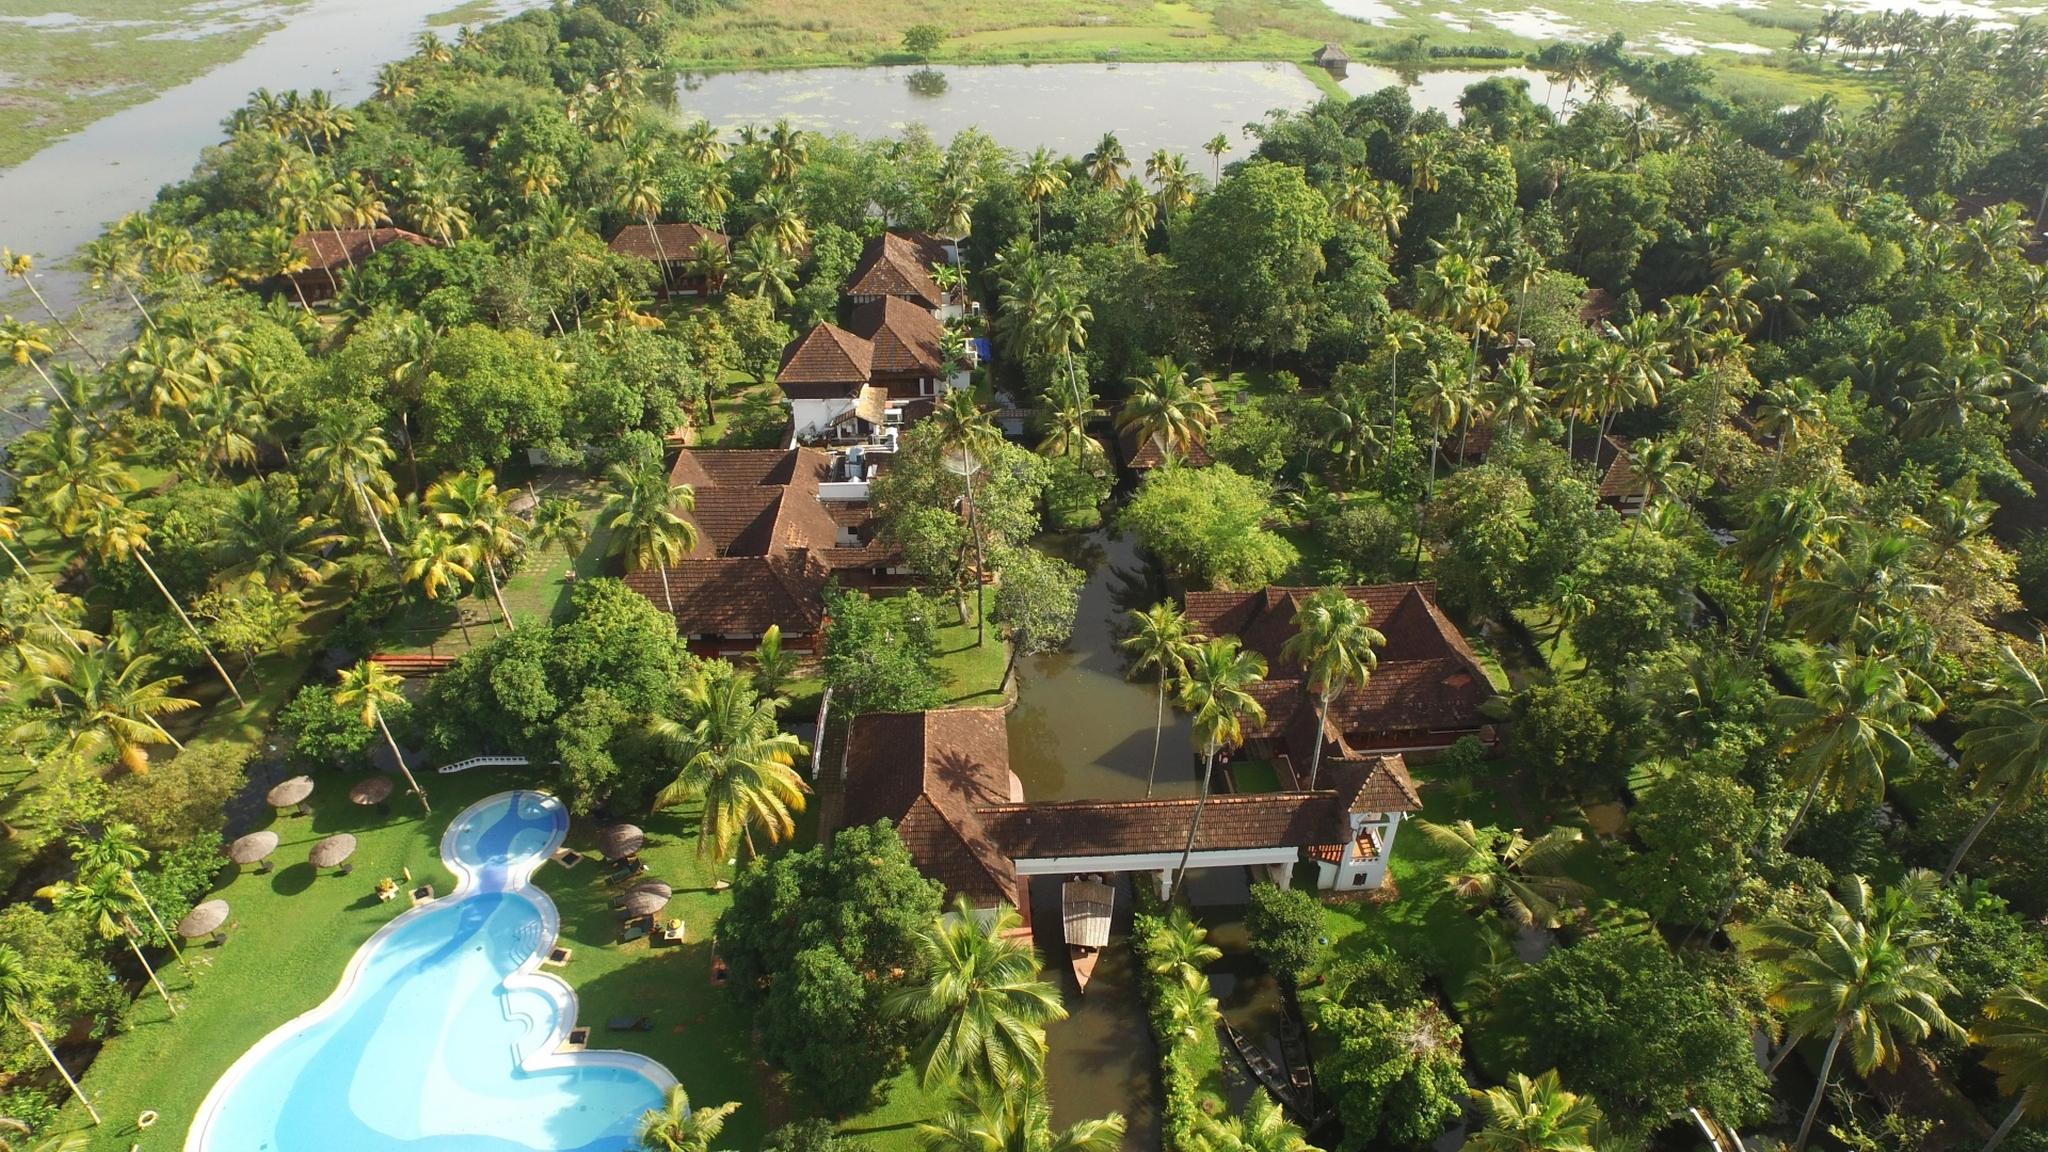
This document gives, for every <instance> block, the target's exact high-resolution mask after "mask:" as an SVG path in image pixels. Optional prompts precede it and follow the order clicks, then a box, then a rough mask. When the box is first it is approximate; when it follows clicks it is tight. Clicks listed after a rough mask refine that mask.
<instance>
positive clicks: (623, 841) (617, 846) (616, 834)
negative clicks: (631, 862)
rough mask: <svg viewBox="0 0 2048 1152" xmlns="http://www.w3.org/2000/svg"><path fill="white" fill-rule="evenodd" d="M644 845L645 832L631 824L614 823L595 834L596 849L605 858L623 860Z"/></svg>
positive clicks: (645, 844) (645, 841)
mask: <svg viewBox="0 0 2048 1152" xmlns="http://www.w3.org/2000/svg"><path fill="white" fill-rule="evenodd" d="M646 846H647V833H645V832H642V831H641V830H640V829H639V828H637V827H635V826H634V825H631V824H614V825H612V826H611V827H609V828H607V829H605V830H604V831H603V832H600V833H598V836H597V850H598V851H600V852H602V853H604V858H605V859H607V860H623V859H625V858H626V857H628V856H631V855H634V854H635V853H637V852H639V851H640V849H642V848H644V847H646Z"/></svg>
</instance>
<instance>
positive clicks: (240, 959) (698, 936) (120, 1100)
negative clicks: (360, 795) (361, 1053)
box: [65, 770, 774, 1152]
mask: <svg viewBox="0 0 2048 1152" xmlns="http://www.w3.org/2000/svg"><path fill="white" fill-rule="evenodd" d="M349 780H350V777H348V776H345V775H341V774H326V775H323V776H321V777H320V778H319V781H320V788H319V790H318V791H316V792H315V794H314V798H313V807H314V813H313V815H312V816H311V817H310V818H305V819H298V818H290V819H279V820H276V821H275V822H274V823H273V825H272V826H273V827H274V828H275V830H276V831H277V832H278V833H279V834H280V837H281V838H282V840H283V846H282V847H280V848H279V849H278V852H277V854H276V857H275V860H276V861H277V863H278V867H277V870H276V871H275V872H272V873H270V874H268V875H257V874H255V873H254V872H253V871H251V870H247V869H241V870H237V869H233V868H230V869H229V870H228V871H227V872H226V873H224V882H223V884H222V885H221V887H220V889H219V890H218V891H217V892H216V895H218V896H220V897H222V898H224V899H226V900H227V901H228V902H229V904H230V905H231V906H232V907H233V909H234V918H233V920H232V921H231V924H232V927H231V928H230V939H229V941H228V943H227V944H226V945H225V946H223V947H220V948H217V949H212V948H195V949H191V950H189V951H188V953H187V963H185V964H176V963H173V964H171V965H168V966H167V970H166V972H165V979H166V983H167V984H168V985H169V986H170V987H171V989H172V994H173V996H174V998H175V999H176V1000H177V1001H178V1005H179V1010H180V1011H179V1015H178V1017H177V1018H176V1019H171V1018H170V1017H168V1016H167V1014H166V1013H165V1011H164V1007H163V1004H162V1002H161V1001H159V1000H157V999H156V998H155V997H154V996H153V995H152V996H148V997H147V998H144V999H140V1000H138V1001H137V1002H136V1005H135V1009H134V1011H133V1013H132V1016H131V1019H132V1026H131V1028H130V1030H129V1031H128V1032H127V1033H125V1034H123V1035H121V1036H118V1037H115V1038H114V1039H113V1040H111V1041H109V1042H108V1044H107V1045H106V1047H105V1048H104V1049H103V1050H102V1052H101V1053H100V1056H99V1059H98V1060H97V1061H96V1062H95V1063H94V1064H93V1066H92V1068H91V1070H90V1071H89V1073H88V1074H87V1075H86V1077H85V1081H84V1083H85V1088H86V1091H87V1092H88V1093H90V1094H91V1095H92V1096H93V1098H94V1100H95V1101H96V1102H97V1103H98V1104H99V1105H100V1109H101V1112H102V1114H103V1115H104V1116H105V1117H106V1118H107V1121H108V1123H107V1125H106V1127H105V1128H103V1129H101V1130H100V1131H99V1132H98V1133H95V1137H96V1139H97V1140H98V1143H97V1144H95V1145H94V1146H95V1147H100V1146H105V1147H108V1148H114V1147H122V1148H125V1147H127V1146H128V1145H129V1144H130V1143H134V1142H138V1137H137V1134H136V1133H135V1131H134V1129H133V1127H132V1121H133V1118H134V1117H135V1116H136V1115H137V1114H139V1113H140V1112H141V1111H142V1110H143V1109H145V1108H153V1109H156V1110H157V1111H158V1112H159V1113H160V1115H161V1117H162V1119H161V1120H160V1122H159V1123H158V1125H157V1126H156V1127H155V1128H154V1129H152V1130H151V1135H150V1139H149V1140H147V1141H140V1143H141V1146H142V1147H143V1148H144V1149H145V1152H147V1150H148V1149H155V1148H161V1149H171V1148H175V1147H178V1146H179V1145H180V1144H181V1143H182V1140H183V1137H184V1133H185V1130H186V1128H187V1127H188V1126H189V1125H190V1123H191V1120H192V1116H193V1114H194V1112H195V1111H196V1110H197V1108H198V1106H199V1103H200V1101H201V1100H202V1099H204V1097H205V1095H206V1093H207V1091H208V1090H209V1089H210V1088H211V1087H212V1086H213V1084H214V1082H215V1081H216V1080H217V1079H218V1078H219V1077H220V1075H221V1073H222V1072H224V1071H226V1069H227V1067H228V1066H229V1065H230V1064H232V1063H233V1062H234V1061H235V1060H236V1059H237V1058H239V1057H240V1056H241V1054H242V1053H243V1052H244V1051H246V1050H247V1049H248V1048H249V1047H250V1046H251V1045H252V1044H254V1043H255V1042H256V1041H257V1040H259V1039H261V1038H262V1037H263V1036H264V1035H265V1034H267V1033H268V1032H270V1031H271V1030H273V1029H275V1028H276V1027H278V1026H279V1025H281V1024H283V1023H285V1022H286V1021H288V1020H290V1019H291V1018H293V1017H294V1016H297V1015H299V1014H300V1013H302V1012H305V1011H306V1010H308V1009H310V1008H312V1007H313V1006H314V1005H316V1004H318V1003H320V1002H321V1001H322V1000H324V999H325V998H326V997H327V995H328V994H329V993H330V992H332V991H333V990H334V987H335V984H336V983H337V981H338V980H339V979H340V976H341V972H342V969H343V967H344V966H345V965H346V964H347V963H348V959H349V957H350V956H352V955H353V954H354V953H355V951H356V950H357V949H358V948H360V947H361V946H362V944H363V942H364V941H365V940H367V939H368V938H369V936H370V934H371V933H373V932H375V931H376V930H377V929H378V928H380V927H382V926H383V925H384V924H386V923H388V922H390V921H391V920H392V919H394V918H396V917H397V916H398V915H399V914H400V913H401V912H403V911H404V910H405V901H404V899H403V897H401V898H400V899H397V900H394V901H391V902H390V903H379V902H378V901H377V900H376V898H375V896H374V894H373V890H374V887H375V884H376V882H377V880H378V879H379V878H381V877H384V876H392V877H397V878H401V879H402V875H403V874H402V870H403V869H410V871H411V874H412V876H413V877H414V879H415V880H416V881H425V882H430V883H432V884H434V885H435V887H436V888H437V889H438V890H440V891H441V892H443V893H446V892H448V891H450V890H451V888H452V885H453V877H452V876H451V875H450V874H449V873H448V872H447V870H446V869H445V868H444V867H443V865H442V864H441V861H440V856H439V851H438V847H439V842H440V836H441V833H442V831H443V830H444V829H445V828H446V827H447V823H448V821H449V820H450V819H451V818H452V817H454V816H455V815H456V814H457V813H459V812H460V811H461V810H462V809H463V808H464V807H466V806H467V805H469V804H470V803H473V802H474V801H476V800H478V799H480V798H482V797H484V796H487V795H491V794H493V793H496V792H500V791H503V790H505V789H508V788H514V787H521V786H533V785H534V784H535V783H536V781H537V777H534V776H532V775H528V774H517V773H507V772H505V771H504V770H479V771H477V772H474V773H466V774H463V775H459V776H435V777H430V778H428V779H426V780H425V781H424V782H423V783H424V785H425V787H426V788H427V790H428V794H429V796H430V797H431V799H432V801H433V804H434V814H433V816H432V817H431V818H426V819H422V818H421V817H420V815H419V811H418V808H417V806H416V805H414V804H413V803H411V802H410V801H408V800H406V799H405V798H403V797H395V798H394V799H393V802H392V807H393V812H392V813H391V814H389V815H382V816H380V815H378V814H376V813H374V812H371V811H369V810H366V809H362V808H357V807H355V806H353V805H351V804H349V803H348V802H347V798H346V794H345V793H346V786H347V784H348V782H349ZM693 817H694V813H692V812H688V811H678V812H666V813H660V814H656V815H653V816H650V817H646V818H644V819H642V820H641V821H640V822H641V824H642V826H643V827H644V828H645V829H646V830H647V832H648V836H649V841H648V847H647V849H646V851H645V852H644V853H643V857H644V858H645V859H646V860H647V862H648V865H649V874H650V875H652V876H655V877H658V878H660V879H662V880H666V881H667V882H668V883H669V884H671V885H672V886H674V887H675V889H676V890H677V895H676V898H675V900H674V901H673V902H672V903H671V904H670V905H669V908H668V910H667V912H666V913H665V914H664V915H665V917H666V916H679V917H681V918H682V919H683V920H684V921H685V925H686V930H685V935H684V941H683V943H682V944H680V945H674V946H668V947H664V948H658V949H657V948H652V947H650V945H649V944H648V942H647V941H645V940H642V941H637V942H635V943H632V944H626V945H621V944H618V943H616V940H617V935H618V929H619V924H618V919H617V915H616V914H615V913H614V912H613V911H612V909H611V907H610V903H609V901H610V898H611V896H612V895H613V894H614V890H613V889H611V888H608V887H606V886H605V885H604V883H603V867H602V865H601V864H600V863H598V862H596V861H586V862H584V863H582V864H580V865H578V866H577V867H576V868H574V869H570V870H564V869H562V868H560V867H557V866H555V865H546V866H544V867H543V868H542V870H541V871H540V873H539V874H538V876H537V877H536V879H537V881H538V883H539V884H540V886H541V888H542V889H543V890H545V891H546V892H547V893H548V895H549V896H550V897H551V898H552V899H553V900H554V901H555V904H556V907H557V908H559V909H560V911H561V924H562V936H561V943H562V944H563V945H565V946H567V947H569V948H571V949H573V950H574V956H573V958H572V959H571V961H570V963H569V964H568V965H567V966H566V967H563V968H559V969H552V970H551V971H554V972H555V973H556V974H558V975H560V976H561V977H562V978H563V979H565V980H567V981H568V982H569V984H570V985H571V986H572V987H573V988H575V990H576V993H577V996H578V999H579V1002H580V1019H581V1020H582V1022H584V1023H586V1024H592V1025H594V1026H595V1027H597V1028H598V1029H599V1030H598V1031H597V1032H596V1033H595V1035H594V1036H593V1043H592V1046H593V1047H616V1048H629V1049H632V1050H634V1051H638V1052H643V1053H645V1054H647V1055H649V1056H651V1057H653V1058H655V1059H657V1060H660V1061H661V1062H662V1063H663V1064H665V1065H667V1066H668V1068H669V1069H670V1070H671V1071H672V1072H674V1073H675V1074H676V1075H677V1077H678V1078H680V1079H681V1080H682V1082H683V1084H684V1085H685V1087H687V1088H688V1089H689V1091H690V1094H691V1096H692V1097H693V1098H694V1099H696V1100H697V1101H699V1102H710V1103H716V1102H719V1101H723V1100H737V1101H739V1102H740V1103H741V1105H742V1107H741V1109H740V1111H739V1112H738V1113H737V1114H736V1115H735V1116H734V1117H733V1118H732V1121H731V1122H730V1123H729V1124H728V1126H727V1129H726V1131H727V1135H728V1138H729V1139H730V1141H731V1143H732V1146H734V1147H740V1148H747V1147H753V1146H755V1145H756V1144H758V1143H759V1140H760V1137H761V1134H762V1133H763V1132H765V1131H766V1130H767V1129H768V1128H769V1127H771V1126H772V1123H773V1120H774V1117H773V1116H771V1114H770V1113H771V1111H772V1109H771V1108H770V1107H768V1106H767V1104H766V1103H765V1102H766V1101H767V1100H768V1099H769V1098H770V1097H771V1096H772V1090H771V1088H770V1086H769V1084H768V1081H767V1079H766V1077H765V1075H764V1074H763V1072H762V1070H761V1068H760V1066H759V1065H758V1064H757V1063H756V1062H755V1060H754V1059H753V1057H752V1055H751V1046H750V1045H749V1043H748V1025H747V1022H746V1020H745V1018H744V1016H743V1014H742V1013H741V1012H740V1010H739V1006H738V1001H737V1000H736V999H735V998H733V997H731V996H729V995H727V994H725V993H724V992H722V991H720V990H716V989H713V988H712V987H711V983H710V977H711V947H710V944H709V942H708V938H709V935H710V932H711V929H712V925H713V924H714V923H715V922H716V920H717V916H718V913H719V912H720V911H721V910H722V909H723V908H724V907H725V906H726V905H727V904H728V903H729V902H730V898H729V896H727V895H726V894H725V893H722V892H712V891H710V890H709V887H710V884H711V881H712V878H713V875H712V868H711V864H712V862H709V861H705V860H703V859H702V858H701V857H699V856H698V854H697V852H696V840H695V834H694V824H693V822H692V821H693ZM595 830H596V829H595V826H594V825H592V824H590V823H588V822H585V821H578V822H577V823H576V825H575V826H574V828H573V829H572V831H571V834H570V839H569V844H570V846H571V847H577V848H582V849H586V850H587V849H588V848H589V846H590V842H591V839H592V837H593V835H594V833H595ZM343 831H346V832H352V833H354V834H355V835H356V837H357V848H356V855H355V864H356V868H355V872H354V873H353V874H352V875H350V876H347V877H336V876H334V875H332V874H331V873H327V874H321V875H318V876H316V875H315V874H314V871H313V869H312V867H311V866H310V865H308V864H307V863H306V862H305V855H306V852H307V850H308V849H309V847H310V846H311V844H312V843H313V842H314V841H315V840H317V839H319V838H321V837H323V836H326V835H329V834H332V833H334V832H343ZM727 871H728V872H729V869H728V870H727ZM641 1014H651V1015H652V1016H653V1017H654V1019H655V1022H656V1027H655V1029H654V1031H652V1032H629V1033H612V1032H606V1031H603V1023H604V1021H605V1020H606V1019H607V1018H609V1017H612V1016H623V1015H633V1016H638V1015H641ZM65 1118H66V1121H67V1122H68V1123H70V1124H73V1125H82V1124H83V1122H84V1113H83V1111H82V1110H81V1109H78V1108H77V1107H76V1106H75V1105H74V1106H72V1107H71V1108H69V1109H67V1110H66V1113H65Z"/></svg>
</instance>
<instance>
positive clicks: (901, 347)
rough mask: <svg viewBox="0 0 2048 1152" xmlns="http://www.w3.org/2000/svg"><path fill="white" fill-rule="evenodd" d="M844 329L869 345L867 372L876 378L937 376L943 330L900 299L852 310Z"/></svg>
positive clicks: (942, 352)
mask: <svg viewBox="0 0 2048 1152" xmlns="http://www.w3.org/2000/svg"><path fill="white" fill-rule="evenodd" d="M847 327H848V328H849V329H851V330H852V331H853V333H854V335H856V336H859V337H861V338H863V339H865V340H867V341H868V342H869V344H870V345H872V347H873V350H874V351H873V357H872V359H871V362H870V370H871V371H872V372H874V373H875V374H877V375H880V374H883V373H891V374H907V375H916V376H937V375H939V373H940V371H941V367H940V366H941V365H942V364H943V363H944V362H945V345H944V340H945V336H946V330H945V329H944V328H943V327H941V326H940V325H939V321H938V318H937V317H935V316H933V315H932V314H931V311H930V310H929V309H925V308H920V307H918V306H917V305H915V304H912V303H911V302H910V301H908V300H905V299H903V298H902V297H900V296H884V297H882V298H880V299H879V300H870V301H869V302H867V303H866V304H862V305H861V306H859V307H858V308H855V309H854V310H853V315H852V316H850V317H848V318H847Z"/></svg>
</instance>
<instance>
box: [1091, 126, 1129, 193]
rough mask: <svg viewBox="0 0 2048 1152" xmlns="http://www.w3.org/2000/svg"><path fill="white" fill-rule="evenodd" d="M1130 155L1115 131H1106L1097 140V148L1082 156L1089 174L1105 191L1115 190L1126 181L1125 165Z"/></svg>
mask: <svg viewBox="0 0 2048 1152" xmlns="http://www.w3.org/2000/svg"><path fill="white" fill-rule="evenodd" d="M1129 162H1130V157H1128V156H1126V155H1125V154H1124V146H1123V143H1122V142H1121V141H1119V140H1118V139H1117V138H1116V133H1114V132H1104V133H1103V134H1102V139H1100V140H1098V141H1096V143H1095V150H1094V151H1092V152H1090V153H1088V155H1086V156H1084V157H1082V163H1084V164H1086V165H1087V166H1088V176H1089V178H1090V179H1092V180H1094V181H1095V183H1096V185H1097V186H1098V187H1100V188H1102V189H1103V190H1104V191H1108V192H1114V191H1116V189H1117V186H1118V185H1120V184H1122V183H1123V182H1124V166H1125V165H1126V164H1128V163H1129Z"/></svg>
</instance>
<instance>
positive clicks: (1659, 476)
mask: <svg viewBox="0 0 2048 1152" xmlns="http://www.w3.org/2000/svg"><path fill="white" fill-rule="evenodd" d="M1628 454H1629V468H1630V469H1631V470H1633V471H1634V472H1635V474H1636V479H1637V480H1638V481H1640V482H1641V483H1642V499H1643V506H1642V510H1641V513H1640V514H1639V515H1637V516H1636V522H1635V523H1634V524H1632V525H1630V526H1629V530H1628V538H1629V541H1630V543H1634V541H1635V538H1636V533H1637V532H1639V531H1641V530H1642V527H1643V520H1644V518H1645V516H1647V515H1648V513H1649V511H1650V500H1651V499H1652V498H1653V497H1655V496H1657V495H1658V494H1660V493H1665V492H1669V491H1671V490H1672V489H1673V488H1674V487H1680V486H1683V484H1684V482H1685V481H1686V480H1687V479H1688V478H1689V475H1690V473H1691V469H1690V468H1689V467H1688V466H1687V465H1686V463H1685V461H1683V460H1680V459H1679V458H1678V441H1677V440H1676V439H1669V438H1667V439H1663V440H1649V439H1640V440H1637V441H1636V442H1635V443H1634V444H1631V445H1629V450H1628Z"/></svg>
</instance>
